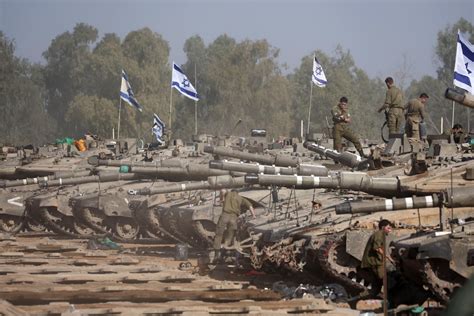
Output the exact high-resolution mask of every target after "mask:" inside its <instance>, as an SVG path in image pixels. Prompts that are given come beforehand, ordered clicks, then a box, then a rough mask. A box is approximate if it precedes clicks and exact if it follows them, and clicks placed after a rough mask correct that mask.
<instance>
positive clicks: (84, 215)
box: [73, 208, 163, 244]
mask: <svg viewBox="0 0 474 316" xmlns="http://www.w3.org/2000/svg"><path fill="white" fill-rule="evenodd" d="M73 212H74V215H75V217H76V218H78V219H79V220H80V222H82V223H84V225H86V226H87V227H90V228H91V229H93V230H94V231H95V232H96V235H95V236H98V237H108V238H110V239H111V240H113V241H116V242H121V243H141V244H156V243H161V242H163V241H162V239H157V238H138V237H139V235H137V237H136V238H122V237H121V236H119V235H117V234H116V233H114V231H113V229H112V228H110V227H108V226H103V225H99V224H96V221H95V220H94V218H93V216H94V215H93V214H92V213H91V210H89V209H87V208H81V209H74V211H73ZM103 220H104V221H105V219H103ZM104 225H105V224H104ZM138 227H140V223H138Z"/></svg>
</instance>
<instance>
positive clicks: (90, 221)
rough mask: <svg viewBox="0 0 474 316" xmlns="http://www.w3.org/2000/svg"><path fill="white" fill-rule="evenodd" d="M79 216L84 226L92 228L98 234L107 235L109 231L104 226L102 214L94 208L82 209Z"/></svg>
mask: <svg viewBox="0 0 474 316" xmlns="http://www.w3.org/2000/svg"><path fill="white" fill-rule="evenodd" d="M80 215H81V221H83V222H84V225H85V226H88V227H90V228H92V229H93V230H95V231H96V232H97V233H100V234H106V233H109V229H107V227H106V226H105V215H104V214H103V213H102V212H100V211H98V210H96V209H94V208H83V209H81V213H80Z"/></svg>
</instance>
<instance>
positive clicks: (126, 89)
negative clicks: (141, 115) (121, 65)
mask: <svg viewBox="0 0 474 316" xmlns="http://www.w3.org/2000/svg"><path fill="white" fill-rule="evenodd" d="M120 98H121V99H122V100H124V101H125V102H127V103H128V104H129V105H130V106H133V107H134V108H135V109H137V110H138V111H140V112H141V111H142V106H141V105H140V103H138V101H137V100H136V99H135V95H134V94H133V91H132V86H131V85H130V82H129V81H128V76H127V73H126V72H125V70H123V69H122V84H121V85H120Z"/></svg>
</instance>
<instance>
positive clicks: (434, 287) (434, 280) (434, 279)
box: [424, 259, 465, 303]
mask: <svg viewBox="0 0 474 316" xmlns="http://www.w3.org/2000/svg"><path fill="white" fill-rule="evenodd" d="M424 277H425V281H426V285H427V286H428V288H429V289H430V291H431V292H432V293H433V294H434V295H435V296H436V298H437V299H439V300H440V301H441V302H442V303H447V302H448V301H449V298H450V297H451V296H452V294H453V293H454V291H456V290H457V289H458V288H460V287H461V286H462V284H463V283H464V281H465V280H464V278H463V277H461V276H460V275H458V274H457V273H456V272H454V271H452V270H451V269H450V267H449V262H448V261H446V260H441V259H429V260H427V261H426V262H425V263H424Z"/></svg>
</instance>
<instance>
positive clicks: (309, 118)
mask: <svg viewBox="0 0 474 316" xmlns="http://www.w3.org/2000/svg"><path fill="white" fill-rule="evenodd" d="M309 84H310V85H311V90H310V93H309V111H308V127H307V134H308V135H309V126H310V124H311V101H312V99H313V81H310V82H309Z"/></svg>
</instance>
